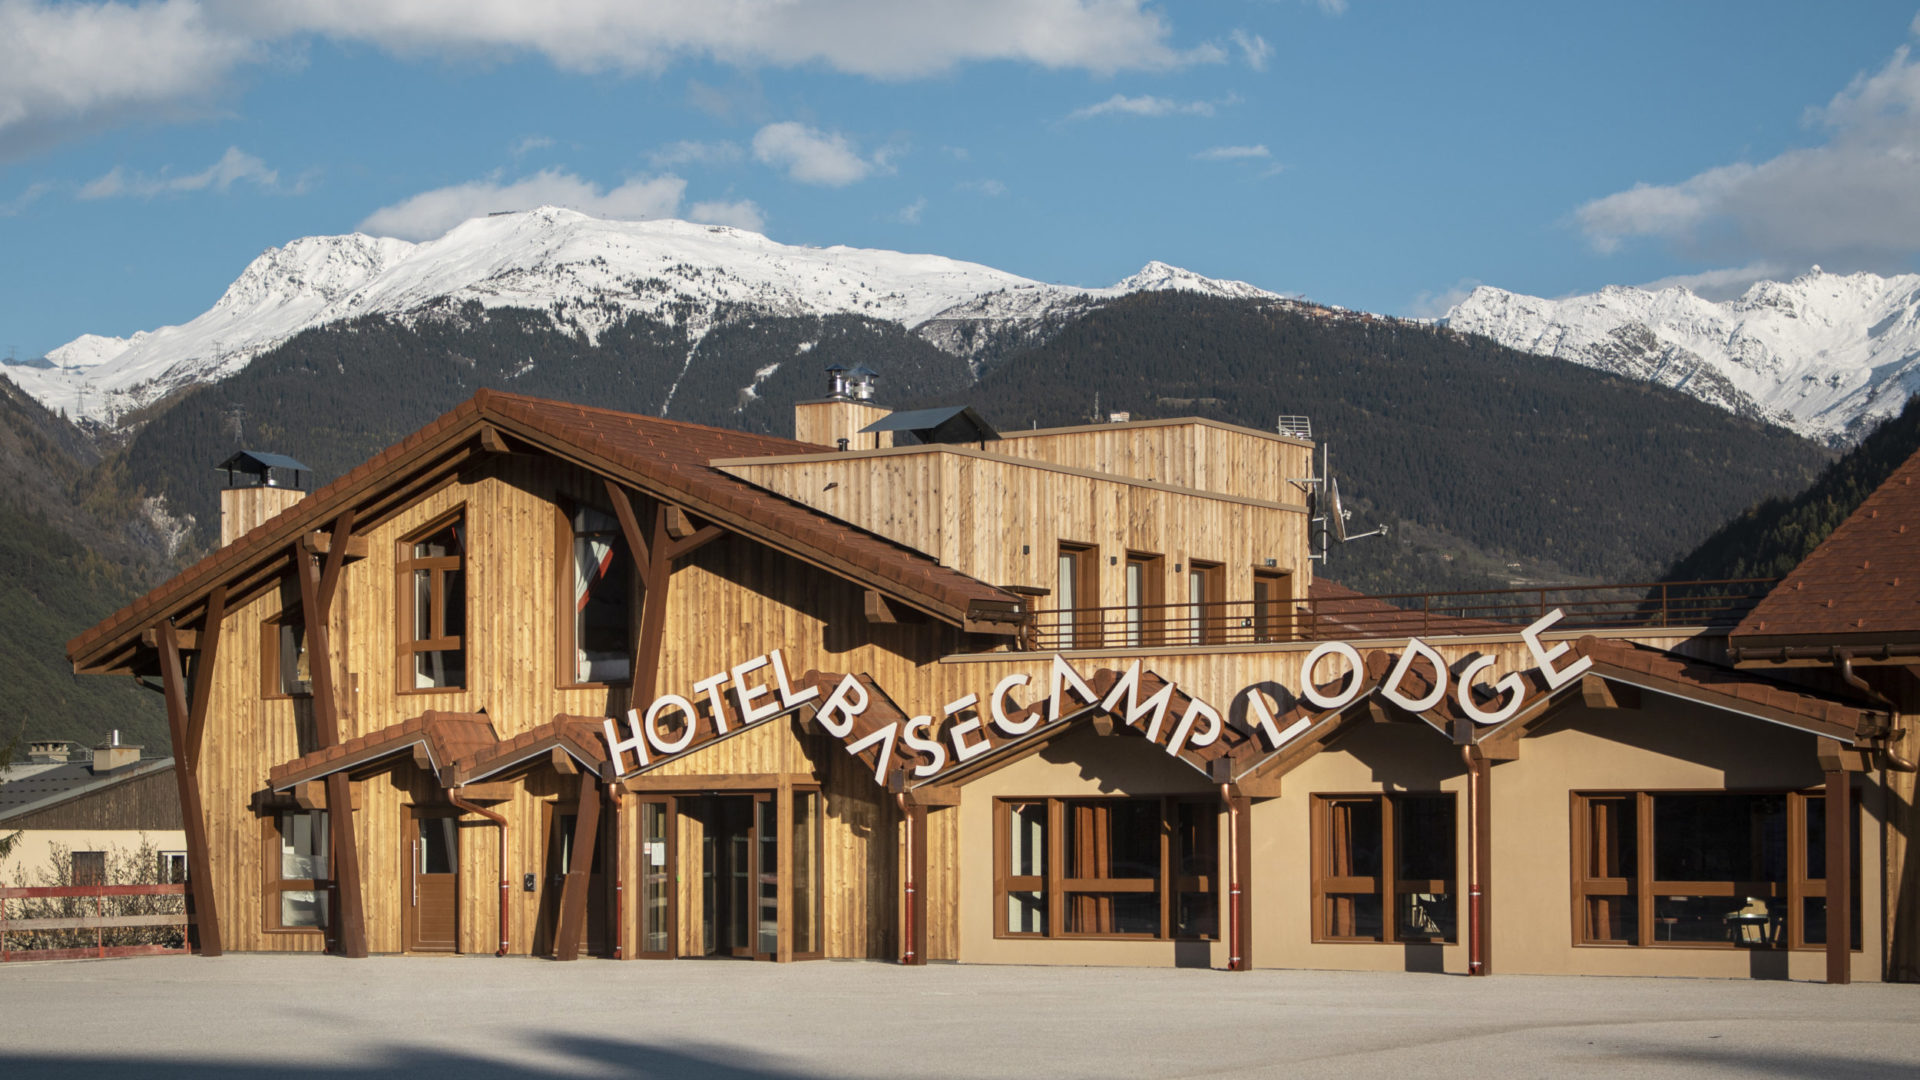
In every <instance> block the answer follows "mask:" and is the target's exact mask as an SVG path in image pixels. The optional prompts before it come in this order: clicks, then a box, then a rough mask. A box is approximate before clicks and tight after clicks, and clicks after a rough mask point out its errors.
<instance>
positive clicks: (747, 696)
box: [733, 655, 780, 724]
mask: <svg viewBox="0 0 1920 1080" xmlns="http://www.w3.org/2000/svg"><path fill="white" fill-rule="evenodd" d="M766 666H767V658H766V656H764V655H761V656H756V657H754V658H753V659H751V660H749V661H747V662H746V663H744V664H735V665H734V668H733V692H734V693H736V694H738V695H740V722H741V723H742V724H757V723H759V722H760V721H762V720H765V719H766V718H767V717H769V716H772V715H773V714H774V713H777V712H779V711H780V706H779V705H777V704H775V703H774V700H773V691H771V690H769V689H768V688H767V684H766V683H761V684H760V685H758V686H748V685H747V676H748V675H751V674H752V673H754V672H756V671H758V670H760V669H761V668H763V667H766ZM762 697H763V698H766V699H767V703H766V704H765V705H761V706H759V707H758V708H755V707H754V704H753V701H754V699H755V698H762Z"/></svg>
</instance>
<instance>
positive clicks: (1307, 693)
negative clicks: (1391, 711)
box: [1300, 641, 1366, 709]
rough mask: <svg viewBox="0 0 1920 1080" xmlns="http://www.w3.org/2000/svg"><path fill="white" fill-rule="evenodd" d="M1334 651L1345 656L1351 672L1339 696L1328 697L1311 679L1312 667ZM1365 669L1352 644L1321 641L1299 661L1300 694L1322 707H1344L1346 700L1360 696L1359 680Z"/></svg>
mask: <svg viewBox="0 0 1920 1080" xmlns="http://www.w3.org/2000/svg"><path fill="white" fill-rule="evenodd" d="M1336 653H1338V654H1339V655H1341V656H1344V657H1346V658H1347V666H1348V667H1349V668H1351V669H1352V672H1353V674H1352V676H1351V678H1349V679H1348V681H1347V688H1346V689H1345V690H1342V691H1341V692H1340V696H1338V697H1328V696H1326V695H1325V694H1322V693H1321V692H1320V687H1319V684H1317V683H1315V682H1314V681H1313V669H1314V668H1316V667H1318V666H1319V665H1320V661H1321V660H1323V659H1325V658H1326V657H1329V656H1332V655H1334V654H1336ZM1365 671H1366V666H1365V665H1363V664H1362V663H1361V662H1360V654H1359V652H1357V651H1355V649H1354V647H1353V646H1351V645H1349V644H1347V643H1346V642H1344V641H1327V642H1322V643H1321V644H1319V645H1315V646H1314V647H1313V651H1312V652H1310V653H1308V654H1307V658H1306V659H1305V660H1303V661H1301V663H1300V696H1301V697H1304V698H1306V699H1307V700H1308V701H1309V702H1311V703H1312V704H1314V705H1315V706H1317V707H1319V708H1322V709H1343V708H1346V705H1347V702H1349V701H1352V700H1353V699H1354V698H1356V697H1358V696H1360V680H1361V679H1362V678H1363V677H1364V673H1365Z"/></svg>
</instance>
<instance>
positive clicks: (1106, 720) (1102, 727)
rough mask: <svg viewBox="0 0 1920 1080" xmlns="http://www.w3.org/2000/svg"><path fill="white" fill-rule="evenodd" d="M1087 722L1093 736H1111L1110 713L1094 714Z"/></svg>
mask: <svg viewBox="0 0 1920 1080" xmlns="http://www.w3.org/2000/svg"><path fill="white" fill-rule="evenodd" d="M1088 722H1089V723H1090V724H1092V725H1093V733H1094V734H1095V735H1111V734H1113V714H1112V713H1110V712H1097V713H1094V714H1093V716H1092V717H1091V718H1089V720H1088Z"/></svg>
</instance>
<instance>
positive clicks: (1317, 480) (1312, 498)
mask: <svg viewBox="0 0 1920 1080" xmlns="http://www.w3.org/2000/svg"><path fill="white" fill-rule="evenodd" d="M1289 419H1298V420H1300V421H1305V420H1306V417H1304V416H1303V417H1282V418H1281V423H1282V427H1283V428H1284V426H1285V423H1286V421H1287V420H1289ZM1309 460H1311V459H1309ZM1288 483H1291V484H1293V485H1294V486H1295V487H1297V488H1299V489H1301V490H1302V491H1305V492H1306V493H1307V514H1308V522H1309V527H1313V526H1317V527H1318V528H1319V531H1320V544H1319V547H1320V550H1319V551H1309V552H1308V553H1307V558H1308V559H1310V560H1314V561H1317V562H1322V563H1324V562H1326V561H1327V553H1328V552H1329V551H1331V550H1332V549H1333V541H1335V540H1338V541H1339V542H1340V543H1342V544H1347V543H1352V542H1353V541H1355V540H1365V539H1366V538H1367V537H1369V536H1385V535H1387V527H1386V526H1385V525H1381V526H1379V527H1377V528H1375V529H1372V530H1370V531H1368V532H1363V533H1349V532H1348V531H1347V521H1348V519H1350V518H1352V517H1353V511H1351V510H1348V509H1347V508H1345V507H1344V506H1341V505H1340V481H1338V480H1336V479H1334V477H1333V464H1332V450H1331V447H1330V444H1328V443H1324V442H1323V443H1321V444H1320V475H1319V476H1305V477H1291V478H1289V479H1288ZM1329 534H1331V535H1329Z"/></svg>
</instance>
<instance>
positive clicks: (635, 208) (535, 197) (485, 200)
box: [358, 169, 715, 240]
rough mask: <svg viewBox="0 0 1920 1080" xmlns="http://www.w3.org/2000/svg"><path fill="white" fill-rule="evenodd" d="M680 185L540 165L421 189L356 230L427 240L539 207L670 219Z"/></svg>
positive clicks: (606, 215)
mask: <svg viewBox="0 0 1920 1080" xmlns="http://www.w3.org/2000/svg"><path fill="white" fill-rule="evenodd" d="M686 189H687V182H686V181H685V180H682V179H680V178H679V177H677V176H671V175H669V176H653V177H639V178H636V179H633V180H629V181H627V182H626V183H624V184H621V185H620V186H619V187H616V188H612V189H610V190H605V191H603V190H601V188H600V186H599V185H597V184H594V183H592V182H590V181H587V180H582V179H580V178H579V177H578V176H575V175H573V174H572V173H568V172H562V171H560V170H558V169H543V170H541V171H540V172H538V173H535V174H534V175H532V176H529V177H527V178H525V179H522V180H515V181H513V182H511V183H502V182H500V181H499V180H497V179H491V178H490V179H486V180H474V181H470V182H468V183H465V184H454V185H452V186H450V187H443V188H436V189H434V190H432V191H424V192H421V193H420V194H418V195H415V196H413V197H412V198H410V199H406V200H404V201H401V202H397V203H395V204H393V205H392V206H386V207H382V208H380V209H379V210H375V211H374V212H373V213H371V214H369V215H367V218H366V220H365V221H362V222H361V223H360V224H359V226H358V228H359V231H361V232H364V233H371V234H372V235H374V236H397V237H399V238H400V239H402V240H431V239H433V238H434V237H437V236H440V235H442V234H443V233H445V232H446V231H447V230H448V229H451V228H453V227H454V226H455V225H458V224H460V223H461V222H463V221H465V220H467V219H468V218H476V217H480V216H482V215H485V214H490V213H493V212H495V211H499V210H531V209H534V208H535V207H540V206H564V207H568V208H570V209H574V210H579V211H580V212H582V213H586V214H592V215H593V216H595V217H604V218H624V219H628V220H634V219H640V218H660V217H672V216H674V215H675V214H677V213H678V212H679V210H680V200H681V197H682V196H683V195H685V193H686ZM707 205H715V204H707Z"/></svg>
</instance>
